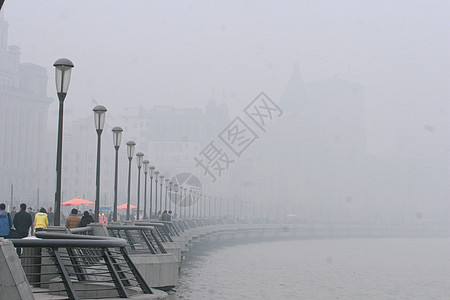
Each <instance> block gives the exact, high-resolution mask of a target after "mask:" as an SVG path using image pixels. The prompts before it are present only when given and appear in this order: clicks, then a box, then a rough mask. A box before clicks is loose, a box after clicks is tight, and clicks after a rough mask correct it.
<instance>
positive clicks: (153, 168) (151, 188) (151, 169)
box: [148, 166, 155, 219]
mask: <svg viewBox="0 0 450 300" xmlns="http://www.w3.org/2000/svg"><path fill="white" fill-rule="evenodd" d="M154 175H155V167H154V166H150V215H149V216H148V217H149V219H151V218H152V207H153V204H152V199H153V197H152V194H153V176H154Z"/></svg>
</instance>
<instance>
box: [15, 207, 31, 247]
mask: <svg viewBox="0 0 450 300" xmlns="http://www.w3.org/2000/svg"><path fill="white" fill-rule="evenodd" d="M26 210H27V205H26V204H25V203H22V204H20V211H19V212H18V213H16V215H15V216H14V221H13V223H14V227H15V228H16V235H17V237H18V238H20V239H21V238H24V237H27V236H28V232H29V230H30V227H31V225H32V224H33V220H32V218H31V215H30V214H29V213H27V212H26Z"/></svg>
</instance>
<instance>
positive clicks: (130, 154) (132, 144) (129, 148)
mask: <svg viewBox="0 0 450 300" xmlns="http://www.w3.org/2000/svg"><path fill="white" fill-rule="evenodd" d="M135 146H136V143H135V142H133V141H129V142H127V155H128V198H127V221H130V188H131V186H130V185H131V160H132V159H133V154H134V147H135Z"/></svg>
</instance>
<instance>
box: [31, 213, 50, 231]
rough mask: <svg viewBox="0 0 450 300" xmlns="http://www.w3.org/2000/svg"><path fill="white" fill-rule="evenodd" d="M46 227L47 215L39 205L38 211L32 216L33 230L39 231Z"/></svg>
mask: <svg viewBox="0 0 450 300" xmlns="http://www.w3.org/2000/svg"><path fill="white" fill-rule="evenodd" d="M47 227H48V216H47V211H46V210H45V208H43V207H41V209H40V210H39V212H38V213H37V214H36V215H35V216H34V230H35V231H39V230H42V229H44V228H47Z"/></svg>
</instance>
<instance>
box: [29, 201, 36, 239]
mask: <svg viewBox="0 0 450 300" xmlns="http://www.w3.org/2000/svg"><path fill="white" fill-rule="evenodd" d="M28 213H29V214H30V216H31V220H32V222H33V223H34V216H35V215H36V213H35V212H34V211H33V208H31V207H28ZM31 235H34V231H33V227H31Z"/></svg>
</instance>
